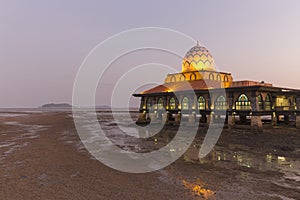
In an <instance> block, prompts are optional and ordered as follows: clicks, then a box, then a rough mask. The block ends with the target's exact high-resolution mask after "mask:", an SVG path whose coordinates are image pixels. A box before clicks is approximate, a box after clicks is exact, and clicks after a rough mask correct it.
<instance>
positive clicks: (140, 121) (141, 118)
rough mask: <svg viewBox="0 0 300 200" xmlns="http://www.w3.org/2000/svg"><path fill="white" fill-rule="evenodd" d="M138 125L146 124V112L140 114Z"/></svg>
mask: <svg viewBox="0 0 300 200" xmlns="http://www.w3.org/2000/svg"><path fill="white" fill-rule="evenodd" d="M137 123H146V112H142V113H140V114H139V118H138V120H137Z"/></svg>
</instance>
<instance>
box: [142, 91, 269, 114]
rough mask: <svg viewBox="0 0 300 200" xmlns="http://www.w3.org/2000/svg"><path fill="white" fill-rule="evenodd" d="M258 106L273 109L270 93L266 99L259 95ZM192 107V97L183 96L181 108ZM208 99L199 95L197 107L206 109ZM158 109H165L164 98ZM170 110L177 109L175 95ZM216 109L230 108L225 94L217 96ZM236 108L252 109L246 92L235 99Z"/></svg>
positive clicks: (171, 100)
mask: <svg viewBox="0 0 300 200" xmlns="http://www.w3.org/2000/svg"><path fill="white" fill-rule="evenodd" d="M257 98H258V106H259V109H265V110H271V106H272V105H271V97H270V95H269V94H268V95H267V96H266V98H265V101H264V100H263V97H262V95H261V94H260V95H258V97H257ZM151 106H152V105H151V99H148V100H147V103H146V107H147V109H150V108H151ZM190 107H191V105H190V99H189V98H188V97H183V98H182V101H181V107H180V109H181V110H189V109H190ZM206 108H207V106H206V99H205V97H204V96H199V97H198V99H197V109H198V110H206ZM157 109H158V110H163V109H164V100H163V98H159V99H158V101H157ZM168 109H169V110H176V99H175V97H171V98H170V99H169V104H168ZM214 109H215V110H227V109H228V102H227V100H226V97H224V96H223V95H220V96H218V97H217V98H216V100H215V101H214ZM235 109H236V110H251V101H250V100H249V98H248V96H247V95H246V94H241V95H240V96H239V97H238V99H237V100H236V101H235Z"/></svg>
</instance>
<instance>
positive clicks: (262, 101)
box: [257, 94, 264, 110]
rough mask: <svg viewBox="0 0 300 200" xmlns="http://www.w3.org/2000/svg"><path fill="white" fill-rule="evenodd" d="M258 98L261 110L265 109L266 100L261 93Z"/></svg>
mask: <svg viewBox="0 0 300 200" xmlns="http://www.w3.org/2000/svg"><path fill="white" fill-rule="evenodd" d="M257 99H258V108H259V110H263V109H264V100H263V98H262V96H261V94H259V95H258V97H257Z"/></svg>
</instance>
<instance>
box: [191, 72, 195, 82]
mask: <svg viewBox="0 0 300 200" xmlns="http://www.w3.org/2000/svg"><path fill="white" fill-rule="evenodd" d="M190 80H191V81H194V80H196V74H195V73H192V74H191V75H190Z"/></svg>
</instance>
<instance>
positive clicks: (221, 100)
mask: <svg viewBox="0 0 300 200" xmlns="http://www.w3.org/2000/svg"><path fill="white" fill-rule="evenodd" d="M215 109H216V110H227V101H226V98H225V97H224V96H223V95H221V96H218V98H217V99H216V101H215Z"/></svg>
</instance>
